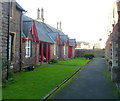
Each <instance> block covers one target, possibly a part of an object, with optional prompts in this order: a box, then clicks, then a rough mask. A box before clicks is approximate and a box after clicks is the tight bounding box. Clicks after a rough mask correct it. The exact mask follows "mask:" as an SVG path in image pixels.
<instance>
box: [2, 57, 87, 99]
mask: <svg viewBox="0 0 120 101" xmlns="http://www.w3.org/2000/svg"><path fill="white" fill-rule="evenodd" d="M88 61H89V60H86V59H85V58H75V59H72V60H68V61H60V62H58V63H57V64H54V65H52V64H51V65H42V67H40V68H36V69H34V70H33V71H26V72H20V73H17V74H14V76H13V81H14V82H12V83H11V84H8V85H7V86H5V87H4V88H3V99H38V100H39V99H41V98H43V97H44V96H45V95H46V94H48V93H49V92H50V91H51V90H53V89H54V88H55V87H56V86H57V85H59V84H60V83H61V82H62V81H63V80H65V79H66V78H68V77H69V76H70V75H72V74H73V73H74V72H75V71H76V70H78V69H79V68H81V67H82V66H78V67H75V66H61V65H58V64H66V65H85V64H86V63H87V62H88Z"/></svg>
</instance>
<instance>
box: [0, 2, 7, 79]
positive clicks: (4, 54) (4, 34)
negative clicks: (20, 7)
mask: <svg viewBox="0 0 120 101" xmlns="http://www.w3.org/2000/svg"><path fill="white" fill-rule="evenodd" d="M1 34H2V37H1V36H0V38H2V40H1V41H2V76H3V78H5V77H6V70H7V69H6V66H7V36H8V2H3V3H2V33H1ZM0 43H1V42H0Z"/></svg>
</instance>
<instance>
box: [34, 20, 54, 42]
mask: <svg viewBox="0 0 120 101" xmlns="http://www.w3.org/2000/svg"><path fill="white" fill-rule="evenodd" d="M34 22H35V26H36V30H37V33H38V38H39V40H40V41H45V42H50V43H54V42H53V40H52V39H51V38H50V36H49V35H48V30H46V27H45V25H44V24H43V23H42V22H38V21H34Z"/></svg>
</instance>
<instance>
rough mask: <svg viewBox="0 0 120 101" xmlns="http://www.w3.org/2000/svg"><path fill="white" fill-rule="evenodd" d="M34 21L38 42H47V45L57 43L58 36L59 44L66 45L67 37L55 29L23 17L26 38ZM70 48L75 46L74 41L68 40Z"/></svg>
mask: <svg viewBox="0 0 120 101" xmlns="http://www.w3.org/2000/svg"><path fill="white" fill-rule="evenodd" d="M33 21H34V23H35V26H36V31H37V34H38V39H39V40H40V41H44V42H49V43H57V36H58V34H60V39H61V44H62V45H64V44H66V41H67V40H69V38H68V35H65V34H64V33H63V32H62V31H60V30H57V29H56V28H54V27H52V26H50V25H48V24H45V23H43V22H39V21H36V20H33V19H32V18H30V17H27V16H25V15H24V16H23V33H24V35H25V36H26V37H27V36H28V34H29V32H30V30H31V25H32V22H33ZM69 41H70V46H75V39H70V40H69Z"/></svg>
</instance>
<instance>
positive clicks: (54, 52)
mask: <svg viewBox="0 0 120 101" xmlns="http://www.w3.org/2000/svg"><path fill="white" fill-rule="evenodd" d="M54 55H56V44H54Z"/></svg>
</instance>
